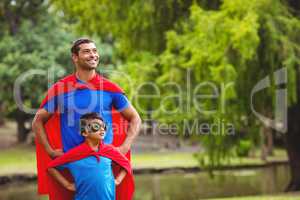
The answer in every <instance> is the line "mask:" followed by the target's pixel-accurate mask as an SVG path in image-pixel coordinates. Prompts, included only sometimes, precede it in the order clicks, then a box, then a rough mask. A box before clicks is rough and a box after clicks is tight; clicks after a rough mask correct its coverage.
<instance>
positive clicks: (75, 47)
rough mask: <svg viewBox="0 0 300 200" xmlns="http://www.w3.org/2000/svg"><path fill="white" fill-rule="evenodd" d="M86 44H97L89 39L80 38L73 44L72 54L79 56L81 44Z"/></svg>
mask: <svg viewBox="0 0 300 200" xmlns="http://www.w3.org/2000/svg"><path fill="white" fill-rule="evenodd" d="M85 43H95V42H94V41H93V40H91V39H88V38H79V39H77V40H75V41H74V42H73V44H72V47H71V53H72V54H76V55H78V52H79V50H80V47H79V46H80V45H81V44H85Z"/></svg>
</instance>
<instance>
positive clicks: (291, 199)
mask: <svg viewBox="0 0 300 200" xmlns="http://www.w3.org/2000/svg"><path fill="white" fill-rule="evenodd" d="M299 195H300V194H299V193H291V194H281V195H271V196H269V195H268V196H249V197H230V198H218V199H210V200H300V197H299Z"/></svg>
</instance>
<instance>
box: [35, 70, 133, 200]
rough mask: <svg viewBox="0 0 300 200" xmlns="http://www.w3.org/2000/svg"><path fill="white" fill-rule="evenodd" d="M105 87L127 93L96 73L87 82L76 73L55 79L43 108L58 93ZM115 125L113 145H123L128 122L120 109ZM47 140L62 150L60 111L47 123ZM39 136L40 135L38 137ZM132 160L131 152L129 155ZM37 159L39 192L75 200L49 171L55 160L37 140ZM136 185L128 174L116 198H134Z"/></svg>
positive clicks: (52, 199)
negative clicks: (77, 76) (78, 77)
mask: <svg viewBox="0 0 300 200" xmlns="http://www.w3.org/2000/svg"><path fill="white" fill-rule="evenodd" d="M87 88H88V89H90V90H103V91H109V92H119V93H124V92H123V90H122V89H121V88H120V87H118V86H117V85H116V84H114V83H112V82H110V81H109V80H107V79H105V78H103V77H102V76H100V75H99V74H96V75H95V76H94V78H92V79H91V80H90V81H88V83H86V84H82V83H78V82H77V81H76V76H75V75H74V74H72V75H69V76H67V77H65V78H63V79H61V80H60V81H58V82H56V83H55V84H54V85H53V86H52V87H51V88H50V89H49V90H48V93H47V96H46V97H45V99H44V100H43V101H42V103H41V106H40V108H42V107H43V106H44V105H45V104H46V103H47V102H48V101H49V100H51V99H52V98H54V97H55V96H58V95H61V94H64V93H68V92H71V91H74V90H80V89H87ZM112 122H113V124H112V126H113V135H114V136H113V143H112V145H113V146H116V147H118V146H120V145H121V144H122V143H123V141H124V140H125V138H126V130H127V124H128V123H127V121H126V120H125V119H124V118H123V117H122V115H121V114H120V112H118V111H117V110H116V109H114V108H113V109H112ZM44 127H45V130H46V133H47V137H48V141H49V143H50V145H51V146H52V148H53V149H63V148H62V140H61V132H60V131H61V129H60V114H59V110H57V111H56V112H55V113H54V114H53V115H52V116H51V118H50V119H49V120H48V121H47V122H46V124H45V126H44ZM36 138H37V137H36ZM126 157H127V158H128V160H130V152H128V153H127V154H126ZM36 158H37V173H38V193H39V194H47V195H49V199H50V200H72V198H73V194H72V193H71V192H69V191H67V190H66V189H64V188H63V187H61V186H60V185H59V184H58V183H57V182H56V181H55V180H53V179H52V177H50V176H49V175H48V173H47V166H48V165H49V163H50V162H51V161H52V159H51V158H50V157H49V156H48V154H47V152H46V151H45V149H44V147H43V145H42V144H40V143H39V141H38V139H36ZM119 170H120V167H119V166H118V165H116V166H115V167H113V171H114V173H118V171H119ZM64 174H65V176H66V177H69V178H70V174H68V172H67V171H66V172H64ZM133 190H134V187H133V185H132V184H131V180H130V178H129V176H126V177H125V179H124V180H123V181H122V183H121V184H120V185H119V186H117V188H116V200H131V199H132V198H133V192H132V191H133Z"/></svg>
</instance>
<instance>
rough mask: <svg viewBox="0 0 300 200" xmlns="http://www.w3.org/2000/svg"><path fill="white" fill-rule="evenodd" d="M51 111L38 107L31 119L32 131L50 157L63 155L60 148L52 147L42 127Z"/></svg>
mask: <svg viewBox="0 0 300 200" xmlns="http://www.w3.org/2000/svg"><path fill="white" fill-rule="evenodd" d="M51 115H52V114H51V113H49V112H48V111H47V110H46V109H44V108H42V109H39V110H38V111H37V113H36V115H35V117H34V119H33V122H32V131H33V132H34V133H35V134H36V136H37V138H38V141H39V142H40V143H41V144H42V145H43V146H44V148H45V150H46V152H47V153H48V155H49V156H50V157H52V158H55V157H57V156H61V155H63V152H62V150H61V149H52V147H51V146H50V144H49V142H48V138H47V134H46V131H45V128H44V124H45V123H46V122H47V121H48V119H49V118H50V117H51Z"/></svg>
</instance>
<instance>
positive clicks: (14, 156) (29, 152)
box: [0, 145, 287, 175]
mask: <svg viewBox="0 0 300 200" xmlns="http://www.w3.org/2000/svg"><path fill="white" fill-rule="evenodd" d="M286 159H287V156H286V153H285V151H284V150H276V151H275V156H273V157H269V158H268V161H280V160H286ZM263 163H264V161H262V160H261V159H259V157H257V158H234V159H232V160H231V162H230V165H234V166H238V165H256V164H263ZM132 165H133V167H134V168H166V167H196V166H198V162H197V160H195V159H194V157H193V154H192V153H188V152H169V153H166V152H163V153H162V152H157V153H137V154H133V156H132ZM16 173H36V159H35V151H34V147H28V146H24V145H17V146H15V147H14V148H9V149H2V150H1V151H0V175H7V174H16Z"/></svg>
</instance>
